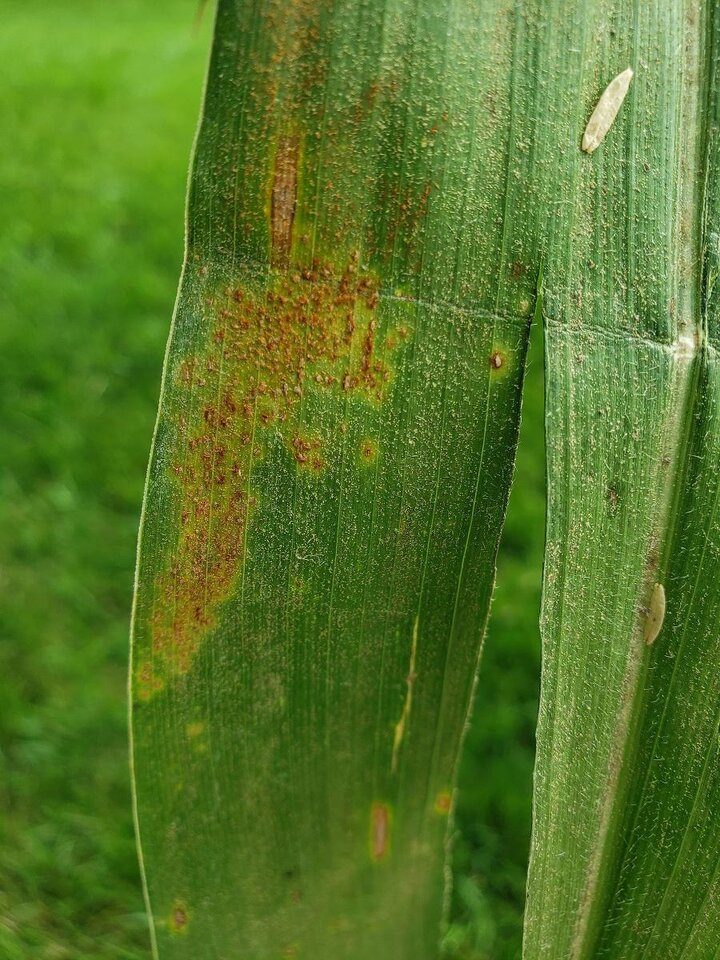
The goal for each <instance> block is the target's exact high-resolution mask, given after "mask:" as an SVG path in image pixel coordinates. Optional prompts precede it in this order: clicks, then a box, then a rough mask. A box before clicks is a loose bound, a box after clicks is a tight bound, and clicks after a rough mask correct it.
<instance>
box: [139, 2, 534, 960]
mask: <svg viewBox="0 0 720 960" xmlns="http://www.w3.org/2000/svg"><path fill="white" fill-rule="evenodd" d="M534 16H535V15H534V14H533V17H528V16H527V15H525V14H522V13H520V12H518V11H517V10H516V8H515V5H514V4H512V3H509V2H505V3H500V2H494V3H492V4H487V5H485V6H484V7H483V6H481V7H479V6H478V5H477V4H475V3H472V2H470V0H445V2H442V3H433V4H425V3H421V4H419V5H418V4H415V3H411V2H406V0H392V2H385V0H366V2H362V3H358V2H356V0H336V2H334V3H331V2H327V0H325V2H320V3H316V2H313V3H309V2H296V3H292V4H289V5H288V4H285V3H280V2H279V0H255V2H239V0H222V2H221V3H220V5H219V9H218V14H217V25H216V36H215V44H214V49H213V56H212V61H211V65H210V71H209V80H208V88H207V94H206V102H205V109H204V114H203V120H202V124H201V128H200V132H199V138H198V143H197V151H196V156H195V160H194V167H193V173H192V177H191V187H190V197H189V208H188V246H187V257H186V264H185V269H184V273H183V279H182V282H181V289H180V293H179V298H178V304H177V311H176V317H175V321H174V325H173V332H172V335H171V341H170V346H169V353H168V359H167V363H166V371H165V379H164V386H163V394H162V399H161V407H160V414H159V420H158V426H157V432H156V437H155V443H154V449H153V455H152V461H151V466H150V472H149V479H148V487H147V493H146V501H145V509H144V518H143V525H142V535H141V548H140V557H139V568H138V583H137V591H136V604H135V615H134V628H133V651H134V652H133V759H134V770H135V789H136V801H137V811H138V824H139V837H140V846H141V856H142V863H143V867H144V871H145V877H146V883H147V889H148V896H149V905H150V912H151V915H152V920H153V927H154V937H155V940H156V950H157V952H158V954H159V956H160V957H162V958H183V957H187V958H192V960H203V958H219V957H225V956H230V955H232V956H235V955H238V956H239V955H243V956H248V957H253V958H257V960H260V958H277V957H296V956H297V957H315V958H320V957H332V958H339V960H342V958H348V960H356V958H357V960H366V958H367V957H368V956H376V957H378V958H381V957H387V958H392V960H399V958H404V957H407V958H410V957H412V958H413V960H420V958H422V957H434V956H436V954H437V949H438V940H439V935H440V917H441V907H442V898H443V885H444V869H443V868H444V862H445V856H446V841H447V834H448V822H449V816H450V815H451V813H452V798H453V790H454V782H455V770H456V764H457V757H458V752H459V746H460V741H461V738H462V733H463V728H464V725H465V722H466V718H467V713H468V709H469V704H470V698H471V693H472V689H473V685H474V678H475V673H476V669H477V662H478V658H479V653H480V645H481V639H482V634H483V630H484V625H485V622H486V619H487V614H488V609H489V601H490V594H491V590H492V584H493V578H494V566H495V554H496V550H497V543H498V538H499V534H500V527H501V523H502V519H503V516H504V511H505V505H506V501H507V494H508V488H509V483H510V477H511V472H512V463H513V459H514V451H515V444H516V440H517V429H518V420H519V405H520V387H521V381H522V372H523V366H524V358H525V351H526V346H527V333H528V326H529V321H530V317H531V315H532V312H533V309H534V305H535V289H536V283H537V265H538V257H537V250H536V246H535V242H534V240H533V238H534V237H535V236H536V234H537V230H536V229H531V225H532V224H533V223H534V222H535V220H536V218H537V216H538V213H539V212H540V211H539V210H538V208H537V206H536V204H535V201H534V199H533V197H531V196H528V195H527V192H526V190H525V188H524V186H523V184H524V182H525V177H526V172H527V170H528V169H529V168H531V167H532V164H533V157H534V152H533V148H532V147H531V146H530V132H531V130H532V127H533V125H534V123H535V119H534V116H535V111H534V110H533V108H532V97H531V96H530V93H529V90H530V83H531V81H530V78H527V79H525V78H523V76H522V71H520V70H519V68H517V67H515V66H514V64H515V63H517V64H521V63H524V62H525V61H526V59H527V57H528V56H529V50H530V49H531V46H532V43H533V42H534V40H533V37H534V34H533V31H532V29H531V28H532V23H533V18H534ZM488 17H489V19H488ZM510 209H511V210H512V211H513V215H512V217H508V216H507V215H506V211H507V210H510Z"/></svg>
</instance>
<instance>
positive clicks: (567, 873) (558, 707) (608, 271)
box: [525, 2, 720, 960]
mask: <svg viewBox="0 0 720 960" xmlns="http://www.w3.org/2000/svg"><path fill="white" fill-rule="evenodd" d="M560 14H562V26H560V23H559V15H560ZM566 14H567V6H566V5H563V4H553V5H552V7H551V8H549V9H548V16H549V18H551V19H554V22H555V23H557V24H558V28H559V29H558V31H557V33H554V34H553V35H552V38H551V39H550V40H549V51H550V52H549V57H550V61H549V62H550V64H551V65H552V64H554V65H555V70H552V69H551V74H552V75H553V76H555V77H556V83H557V91H558V92H557V96H556V97H553V98H552V99H554V100H556V101H557V103H558V111H557V114H556V116H555V122H557V124H558V132H557V137H558V140H559V141H561V142H562V141H564V140H565V139H566V138H570V137H571V136H572V135H573V133H574V132H575V131H577V130H579V129H581V128H582V121H580V122H579V123H577V124H575V125H573V122H572V117H573V113H572V109H571V104H570V99H571V98H572V97H574V98H575V100H576V104H577V105H576V108H575V109H576V112H579V113H580V114H581V113H582V110H583V109H591V107H592V103H593V102H595V100H596V98H597V95H598V92H599V91H600V90H602V89H603V86H604V85H605V84H606V83H607V78H608V77H611V76H613V75H614V74H615V73H617V70H618V69H619V68H620V67H622V66H624V65H625V64H626V63H631V64H632V65H633V67H634V68H635V70H636V72H635V77H634V79H633V82H632V84H631V86H630V89H629V92H628V95H627V98H626V100H625V104H624V106H623V109H622V111H621V112H620V114H619V115H618V118H617V120H616V122H615V125H614V127H613V129H612V131H611V132H610V133H609V134H608V137H607V139H606V140H605V141H604V143H603V144H602V146H601V147H600V148H599V149H598V150H597V152H596V153H594V154H593V155H592V157H589V158H588V157H583V156H582V155H581V154H579V152H577V153H572V152H567V153H565V152H562V153H561V157H560V159H559V162H560V163H561V164H562V165H563V169H562V173H561V177H560V179H561V180H562V182H563V183H564V185H565V187H564V193H563V202H564V204H565V206H564V208H563V209H564V210H565V211H567V212H566V213H562V214H561V215H560V216H559V222H558V224H557V225H556V230H555V237H554V239H552V242H551V243H550V244H549V247H548V255H547V261H546V270H545V277H546V283H545V290H544V305H545V312H546V318H545V323H546V375H547V417H548V419H547V446H548V482H549V490H548V495H549V504H548V529H547V537H548V539H547V555H546V567H545V586H544V601H543V617H542V621H543V622H542V629H543V643H544V658H543V685H542V695H541V706H540V719H539V727H538V756H537V766H536V784H535V823H534V835H533V850H532V856H531V865H530V878H529V888H528V906H527V913H526V923H525V956H526V957H527V960H536V958H541V957H542V958H548V960H549V958H557V957H564V958H572V960H590V958H593V960H630V958H632V960H649V958H651V957H652V958H655V957H663V958H665V957H667V958H672V960H710V958H713V957H717V956H718V955H720V954H719V953H718V951H719V949H720V948H719V946H718V937H717V930H718V926H719V924H720V873H719V872H718V854H719V852H720V833H719V832H718V823H719V820H718V810H719V809H720V780H719V779H718V771H719V770H720V767H719V766H718V759H719V758H718V748H719V744H720V741H719V740H718V729H719V726H720V687H719V683H720V681H719V680H718V669H717V665H718V662H719V659H720V633H719V631H718V617H719V615H720V589H719V586H718V585H719V584H720V521H719V519H718V512H717V504H718V498H719V497H720V470H719V466H718V465H719V463H720V445H719V440H718V438H719V436H720V433H719V430H720V422H719V421H718V399H719V398H718V373H719V370H718V359H717V326H718V315H717V303H716V292H715V279H716V276H717V232H718V226H719V221H718V212H719V211H720V200H719V198H720V185H719V181H718V172H719V169H720V168H719V166H718V125H717V124H718V110H719V105H720V101H719V100H718V28H719V21H718V8H717V6H716V5H713V4H701V3H695V2H685V3H673V4H657V5H656V4H634V5H625V4H619V3H617V4H616V3H598V4H590V5H584V6H583V8H582V10H580V8H578V9H577V11H575V13H574V15H573V16H570V17H568V16H567V15H566ZM548 36H550V35H548ZM568 49H572V50H575V51H577V59H576V60H574V59H572V58H571V59H568V57H567V50H568ZM561 62H562V64H563V66H562V67H561V66H560V63H561Z"/></svg>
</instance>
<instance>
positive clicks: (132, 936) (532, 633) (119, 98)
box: [0, 0, 544, 960]
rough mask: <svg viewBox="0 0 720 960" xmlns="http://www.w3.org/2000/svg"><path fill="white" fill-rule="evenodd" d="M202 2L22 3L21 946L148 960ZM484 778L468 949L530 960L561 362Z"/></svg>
mask: <svg viewBox="0 0 720 960" xmlns="http://www.w3.org/2000/svg"><path fill="white" fill-rule="evenodd" d="M196 8H197V0H153V2H152V3H147V2H141V0H116V2H114V3H108V2H107V0H82V2H81V0H75V2H73V0H54V2H50V0H43V2H39V0H24V2H23V3H22V4H19V3H17V2H13V3H8V2H6V0H0V22H1V23H2V28H1V29H0V82H1V83H2V90H3V96H2V98H1V99H0V133H1V135H2V143H3V149H2V151H0V196H1V197H2V201H1V202H2V207H1V209H2V225H1V227H0V410H1V412H2V416H1V417H0V450H1V451H2V454H1V455H0V591H1V593H2V603H1V612H0V676H2V696H1V697H0V957H1V958H2V960H65V958H67V960H110V958H113V960H117V958H132V960H147V958H148V956H149V952H148V948H147V925H146V921H145V917H144V911H143V904H142V898H141V894H140V886H139V878H138V871H137V865H136V860H135V850H134V841H133V835H132V819H131V813H130V791H129V784H128V771H127V746H126V707H125V672H126V660H127V629H128V616H129V609H130V599H131V588H132V574H133V563H134V552H135V535H136V528H137V521H138V515H139V507H140V499H141V494H142V485H143V479H144V473H145V464H146V458H147V454H148V449H149V442H150V435H151V431H152V424H153V420H154V416H155V405H156V401H157V394H158V388H159V378H160V369H161V363H162V355H163V351H164V346H165V339H166V336H167V331H168V327H169V322H170V315H171V312H172V305H173V300H174V295H175V287H176V284H177V278H178V275H179V269H180V260H181V255H182V218H183V201H184V191H185V174H186V167H187V159H188V155H189V151H190V146H191V142H192V136H193V132H194V127H195V122H196V117H197V112H198V105H199V99H200V91H201V85H202V76H203V72H204V66H205V58H206V52H207V44H208V39H209V26H210V19H211V18H210V17H209V16H207V15H206V17H205V23H204V24H203V27H202V28H201V29H200V30H199V31H197V30H196V29H194V19H195V12H196ZM534 353H535V356H534V359H533V361H532V362H531V369H530V375H529V381H528V392H527V397H526V403H525V423H524V427H523V441H522V450H521V459H520V463H519V467H518V480H517V484H516V488H515V491H514V493H513V497H512V501H511V510H510V515H509V517H508V525H507V531H506V536H505V540H504V545H503V554H502V558H501V565H500V572H499V582H498V590H497V595H496V600H495V604H494V609H493V618H492V625H491V629H490V633H489V637H488V640H487V644H486V653H485V659H484V663H483V672H482V678H481V684H480V688H479V697H478V706H477V709H476V714H475V719H474V722H473V726H472V729H471V732H470V734H469V737H468V751H467V754H466V758H465V761H464V764H463V769H462V776H461V787H462V793H461V803H460V809H459V811H458V825H459V828H460V830H461V837H460V839H459V840H458V843H457V844H456V870H457V873H458V881H457V884H456V892H455V898H454V921H453V926H452V928H451V931H450V934H449V938H448V939H449V942H451V944H452V951H451V952H452V954H453V955H454V956H456V957H462V958H468V960H515V958H517V957H518V956H519V945H520V929H521V927H520V925H521V910H522V896H523V889H524V881H525V867H526V857H527V847H528V841H529V826H530V788H531V773H532V732H533V728H534V722H535V712H536V698H537V684H538V669H539V668H538V659H539V651H538V647H539V640H538V631H537V614H538V603H539V581H540V565H541V560H542V511H543V484H544V481H543V464H542V457H543V451H542V435H541V429H542V409H541V407H542V373H541V367H540V361H539V357H538V355H539V348H538V346H537V345H536V348H535V351H534Z"/></svg>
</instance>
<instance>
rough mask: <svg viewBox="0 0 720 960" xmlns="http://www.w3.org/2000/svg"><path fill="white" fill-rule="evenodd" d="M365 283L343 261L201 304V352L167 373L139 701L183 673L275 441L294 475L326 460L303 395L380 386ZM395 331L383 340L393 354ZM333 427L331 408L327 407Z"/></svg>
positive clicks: (365, 393) (372, 289)
mask: <svg viewBox="0 0 720 960" xmlns="http://www.w3.org/2000/svg"><path fill="white" fill-rule="evenodd" d="M377 305H378V289H377V282H376V280H375V279H374V278H373V277H372V276H370V275H368V274H363V273H361V272H359V271H358V269H357V258H356V257H353V258H351V259H350V262H349V263H348V264H347V265H346V267H345V269H344V270H343V271H342V272H338V271H334V270H332V269H331V268H329V267H326V266H322V265H320V264H315V265H314V266H313V268H312V269H307V270H304V271H302V272H297V273H293V274H288V275H283V276H282V277H281V278H279V279H277V280H275V281H274V282H272V283H271V284H269V286H268V288H267V289H265V290H263V291H261V292H259V291H258V290H256V289H253V288H252V287H251V286H249V285H248V286H237V287H233V288H228V289H225V290H223V291H222V292H221V293H219V294H217V295H214V296H211V297H209V298H208V299H207V300H206V310H207V316H208V320H209V322H210V333H209V338H208V345H207V348H206V351H205V352H204V353H203V354H201V355H197V356H193V357H190V358H187V359H185V360H184V361H182V362H181V363H180V364H179V365H178V366H177V367H176V369H175V371H174V382H175V386H176V389H177V391H179V394H180V396H179V403H178V404H177V407H178V409H182V410H184V411H185V412H184V413H183V414H182V415H179V416H178V417H177V423H176V436H177V441H176V446H175V449H174V453H173V457H172V464H171V470H172V473H173V478H174V482H175V483H176V485H177V488H176V489H177V490H178V503H179V504H180V507H179V511H178V521H179V528H180V529H179V534H178V538H177V542H176V545H175V547H174V549H173V551H172V554H171V556H170V558H169V561H168V565H167V568H166V570H165V571H164V572H163V573H161V574H160V575H159V576H158V577H157V578H156V581H155V590H154V603H153V614H152V618H151V625H150V626H151V654H150V657H149V658H147V659H146V660H145V661H144V662H141V663H140V665H139V668H138V672H137V680H138V694H139V696H140V697H142V698H148V697H150V696H151V695H152V694H153V693H154V692H156V691H157V690H159V689H162V687H163V686H164V682H165V680H166V679H167V678H168V677H171V676H175V675H178V674H183V673H185V672H187V670H188V669H189V667H190V665H191V662H192V660H193V657H194V655H195V653H196V651H197V649H198V646H199V644H200V643H201V642H202V639H203V637H204V635H205V634H206V633H207V632H208V630H210V629H211V628H212V627H213V626H214V625H215V623H216V620H217V612H218V606H219V605H220V604H221V603H222V602H223V601H224V600H226V599H227V598H228V597H229V595H230V593H231V591H232V588H233V586H234V584H235V581H236V578H237V577H238V574H239V572H240V570H241V569H242V563H243V559H244V556H245V539H246V536H247V527H248V522H249V520H250V518H251V516H252V514H253V512H254V511H255V510H256V508H257V506H258V496H257V494H256V493H254V492H253V490H252V487H251V479H252V471H253V465H254V463H256V462H257V461H258V460H259V459H261V458H262V457H263V456H264V452H265V446H266V445H267V442H268V441H269V440H270V439H272V438H279V439H280V440H281V441H282V444H283V446H284V447H285V449H286V450H287V453H288V455H289V456H290V457H292V459H293V460H294V461H295V463H296V464H297V467H298V469H302V470H303V471H304V472H310V473H311V472H313V471H315V472H320V471H322V470H323V469H324V468H325V466H326V465H327V463H328V461H329V460H330V459H331V458H332V457H333V450H331V449H327V450H325V449H323V442H322V440H321V438H320V437H319V436H318V435H316V434H314V433H312V432H308V431H307V429H305V428H304V426H303V425H302V423H301V411H302V406H303V396H304V395H305V394H306V393H307V392H308V391H317V390H323V391H333V392H336V393H337V397H338V402H339V404H343V403H344V396H345V395H346V394H347V393H355V394H359V395H361V396H362V397H363V398H364V399H366V400H367V401H368V402H371V403H378V402H380V401H381V400H382V398H383V396H384V394H385V392H386V390H387V387H388V384H389V383H390V379H391V375H390V368H389V366H388V364H387V361H386V359H385V355H386V354H387V353H388V352H389V350H391V349H392V348H391V346H390V343H389V341H390V337H388V338H386V340H385V341H384V344H383V347H382V349H381V350H379V349H378V342H377V337H378V330H377ZM406 337H407V330H406V329H405V328H402V329H401V330H399V331H394V332H393V338H392V339H393V341H394V343H396V344H398V345H399V344H401V343H402V341H403V340H404V339H406ZM339 415H340V407H339Z"/></svg>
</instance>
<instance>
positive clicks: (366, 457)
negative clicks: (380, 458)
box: [360, 438, 378, 463]
mask: <svg viewBox="0 0 720 960" xmlns="http://www.w3.org/2000/svg"><path fill="white" fill-rule="evenodd" d="M377 454H378V445H377V443H376V442H375V441H374V440H370V439H369V438H366V439H365V440H362V441H361V443H360V457H361V458H362V461H363V463H372V462H373V461H374V460H375V458H376V457H377Z"/></svg>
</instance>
